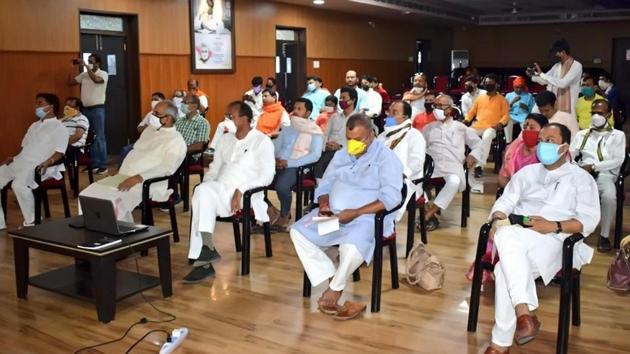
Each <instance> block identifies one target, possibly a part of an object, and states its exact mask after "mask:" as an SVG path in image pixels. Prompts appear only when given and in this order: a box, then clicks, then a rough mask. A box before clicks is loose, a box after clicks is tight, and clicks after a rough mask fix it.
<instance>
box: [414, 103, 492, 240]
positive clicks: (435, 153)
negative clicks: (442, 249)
mask: <svg viewBox="0 0 630 354" xmlns="http://www.w3.org/2000/svg"><path fill="white" fill-rule="evenodd" d="M453 114H454V108H453V99H452V98H451V97H450V96H447V95H440V96H438V97H437V98H436V99H435V105H434V109H433V115H434V116H435V119H436V120H437V121H436V122H433V123H430V124H428V125H427V126H425V128H424V130H423V131H422V134H423V135H424V139H425V140H426V143H427V154H428V155H430V156H431V157H432V158H433V161H434V162H435V169H434V170H433V176H432V177H433V178H443V179H444V187H443V188H442V190H441V191H440V193H438V195H437V196H436V197H435V200H434V201H433V202H432V203H429V206H428V208H427V212H426V213H425V219H426V221H427V231H432V230H435V229H436V228H437V227H438V226H439V221H438V219H437V217H436V216H435V215H436V214H437V212H438V211H439V210H445V209H446V208H448V206H449V205H450V204H451V202H452V201H453V198H454V197H455V193H457V192H458V191H463V190H464V189H465V188H466V176H464V166H463V164H464V162H466V165H467V166H468V168H471V167H472V166H474V165H475V164H476V163H477V161H480V160H481V155H482V153H483V146H482V143H481V139H480V138H479V135H477V132H476V131H475V130H474V129H472V128H469V127H467V126H465V125H464V124H463V123H461V122H458V121H455V120H453V117H452V116H453ZM466 146H468V147H469V148H470V149H471V151H470V153H469V154H468V156H466Z"/></svg>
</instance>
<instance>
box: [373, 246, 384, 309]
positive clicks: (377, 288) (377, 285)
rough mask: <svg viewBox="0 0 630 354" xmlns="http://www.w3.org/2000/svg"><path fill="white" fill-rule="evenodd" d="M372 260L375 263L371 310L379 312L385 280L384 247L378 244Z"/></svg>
mask: <svg viewBox="0 0 630 354" xmlns="http://www.w3.org/2000/svg"><path fill="white" fill-rule="evenodd" d="M372 262H374V264H373V265H372V302H371V311H372V312H379V311H380V310H381V288H382V282H383V279H382V275H383V247H379V246H378V245H377V246H376V249H375V250H374V259H373V260H372Z"/></svg>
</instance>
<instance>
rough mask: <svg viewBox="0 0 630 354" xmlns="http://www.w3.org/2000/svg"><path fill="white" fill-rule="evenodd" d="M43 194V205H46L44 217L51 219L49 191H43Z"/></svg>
mask: <svg viewBox="0 0 630 354" xmlns="http://www.w3.org/2000/svg"><path fill="white" fill-rule="evenodd" d="M41 193H42V203H43V204H44V217H46V218H47V219H50V204H49V203H48V191H47V190H45V189H42V190H41Z"/></svg>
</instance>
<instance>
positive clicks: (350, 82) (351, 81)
mask: <svg viewBox="0 0 630 354" xmlns="http://www.w3.org/2000/svg"><path fill="white" fill-rule="evenodd" d="M358 81H359V80H358V78H357V72H356V71H354V70H348V71H347V72H346V85H347V86H350V87H355V86H357V83H358Z"/></svg>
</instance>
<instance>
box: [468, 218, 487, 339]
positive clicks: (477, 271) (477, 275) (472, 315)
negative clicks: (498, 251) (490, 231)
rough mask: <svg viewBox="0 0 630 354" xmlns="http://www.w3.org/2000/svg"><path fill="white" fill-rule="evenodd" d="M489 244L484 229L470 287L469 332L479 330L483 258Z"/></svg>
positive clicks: (478, 243)
mask: <svg viewBox="0 0 630 354" xmlns="http://www.w3.org/2000/svg"><path fill="white" fill-rule="evenodd" d="M487 244H488V237H487V235H485V234H484V233H483V230H482V232H481V234H480V236H479V241H478V242H477V252H476V254H475V263H474V264H475V268H474V271H473V272H474V273H473V280H472V286H471V289H470V308H469V310H468V332H475V331H476V330H477V320H478V317H479V300H480V297H481V281H482V280H483V271H484V269H483V263H482V261H481V258H482V257H483V255H484V253H485V252H486V245H487Z"/></svg>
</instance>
